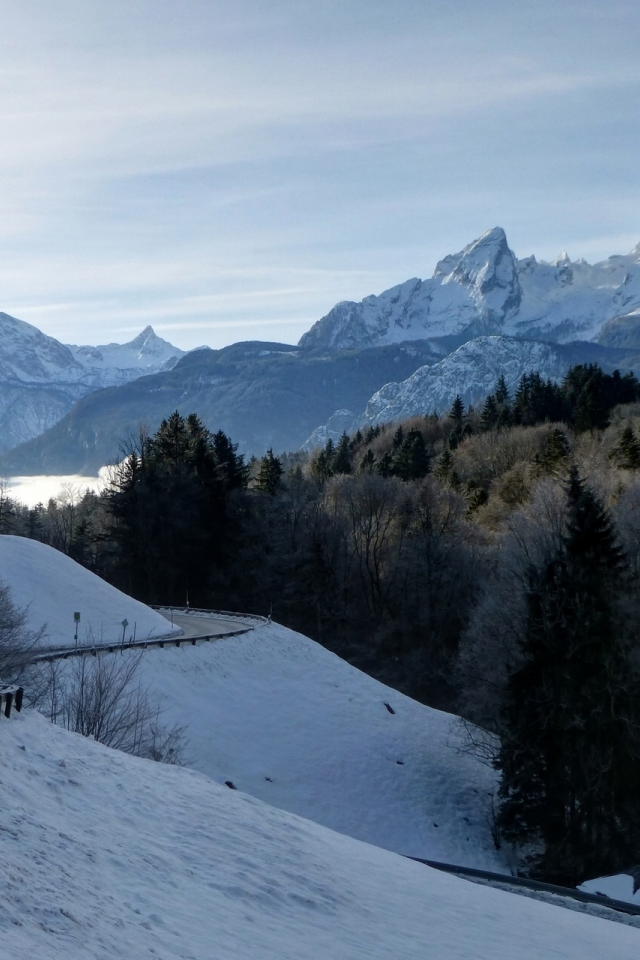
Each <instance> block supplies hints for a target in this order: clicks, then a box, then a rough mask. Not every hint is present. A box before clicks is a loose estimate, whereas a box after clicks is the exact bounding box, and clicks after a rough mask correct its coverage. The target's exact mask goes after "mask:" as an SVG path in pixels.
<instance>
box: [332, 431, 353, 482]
mask: <svg viewBox="0 0 640 960" xmlns="http://www.w3.org/2000/svg"><path fill="white" fill-rule="evenodd" d="M332 467H333V472H334V473H351V470H352V462H351V444H350V443H349V437H348V436H347V434H346V433H343V434H342V436H341V437H340V439H339V440H338V445H337V447H336V449H335V453H334V455H333V462H332Z"/></svg>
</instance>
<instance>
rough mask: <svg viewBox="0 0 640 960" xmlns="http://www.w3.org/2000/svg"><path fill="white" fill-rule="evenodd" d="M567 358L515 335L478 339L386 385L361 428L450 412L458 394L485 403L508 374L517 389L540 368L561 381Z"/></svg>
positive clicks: (468, 400) (371, 403)
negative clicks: (437, 361)
mask: <svg viewBox="0 0 640 960" xmlns="http://www.w3.org/2000/svg"><path fill="white" fill-rule="evenodd" d="M566 369H567V362H566V359H565V357H564V356H563V355H562V354H561V353H560V352H559V351H558V349H557V348H556V347H554V346H553V344H548V343H537V342H535V341H533V340H514V339H512V338H511V337H477V338H476V339H475V340H470V341H469V342H468V343H465V344H463V345H462V346H461V347H458V349H457V350H455V351H454V352H453V353H451V354H449V356H448V357H445V359H444V360H441V361H440V363H435V364H434V365H433V366H432V367H420V369H419V370H416V372H415V373H414V374H413V375H412V376H410V377H409V379H408V380H405V381H404V382H403V383H388V384H386V386H384V387H382V389H381V390H378V392H377V393H375V394H374V395H373V396H372V397H371V400H370V401H369V403H368V404H367V407H366V410H365V412H364V414H363V416H362V417H360V418H359V419H358V420H357V425H358V426H365V425H369V424H376V423H386V422H388V421H390V420H405V419H407V418H408V417H412V416H414V415H415V414H427V413H432V412H433V411H434V410H435V411H437V412H438V413H441V412H443V411H444V410H448V409H449V407H450V406H451V404H452V402H453V400H454V399H455V398H456V396H460V397H462V399H463V400H464V402H465V404H469V403H474V404H477V403H478V402H481V401H482V400H483V399H484V398H485V397H486V395H487V394H488V393H491V391H492V390H493V388H494V386H495V384H496V380H497V379H498V377H499V376H501V375H504V378H505V380H506V381H507V385H508V386H509V388H510V389H511V390H513V389H514V388H515V387H516V386H517V384H518V382H519V380H520V377H521V376H522V375H523V373H528V372H531V371H533V370H536V371H538V372H539V373H540V375H541V376H542V377H544V378H545V379H547V378H550V379H551V380H560V379H561V378H562V377H563V376H564V374H565V372H566Z"/></svg>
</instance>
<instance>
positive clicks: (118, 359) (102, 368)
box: [68, 326, 185, 386]
mask: <svg viewBox="0 0 640 960" xmlns="http://www.w3.org/2000/svg"><path fill="white" fill-rule="evenodd" d="M68 348H69V350H70V351H71V352H72V354H73V355H74V357H75V358H76V360H78V361H79V362H80V363H81V364H83V365H84V366H85V367H86V368H87V369H89V370H90V371H91V372H92V373H95V372H98V371H99V372H100V374H101V376H102V379H103V380H104V381H105V383H104V384H103V386H107V385H108V386H111V385H115V384H117V383H126V382H128V381H129V380H131V379H132V377H131V371H135V374H134V376H143V375H144V374H148V373H159V372H160V370H170V369H171V368H172V367H174V366H175V364H176V363H177V362H178V360H179V359H180V357H183V356H184V355H185V351H184V350H180V349H179V348H178V347H174V346H173V344H171V343H169V341H168V340H163V339H162V337H159V336H158V335H157V334H156V333H155V331H154V329H153V327H151V326H147V327H145V328H144V330H143V331H142V332H141V333H139V334H138V335H137V336H136V337H134V338H133V340H130V341H129V342H128V343H106V344H101V345H99V346H96V347H92V346H76V345H75V344H68Z"/></svg>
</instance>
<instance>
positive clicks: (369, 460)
mask: <svg viewBox="0 0 640 960" xmlns="http://www.w3.org/2000/svg"><path fill="white" fill-rule="evenodd" d="M375 465H376V458H375V456H374V455H373V450H367V452H366V453H365V455H364V457H363V458H362V460H361V461H360V472H361V473H364V472H368V473H371V471H372V470H373V468H374V467H375Z"/></svg>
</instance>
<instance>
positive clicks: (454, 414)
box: [449, 394, 464, 426]
mask: <svg viewBox="0 0 640 960" xmlns="http://www.w3.org/2000/svg"><path fill="white" fill-rule="evenodd" d="M449 417H450V418H451V419H452V420H453V422H454V424H456V425H458V424H459V425H460V426H462V421H463V419H464V403H463V402H462V397H461V396H460V395H459V394H458V396H457V397H456V398H455V400H454V401H453V403H452V404H451V410H450V411H449Z"/></svg>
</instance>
